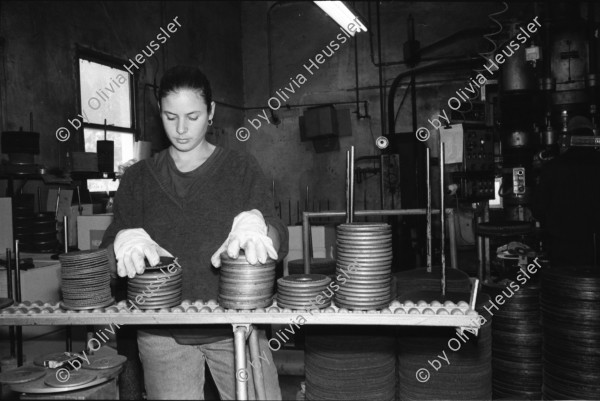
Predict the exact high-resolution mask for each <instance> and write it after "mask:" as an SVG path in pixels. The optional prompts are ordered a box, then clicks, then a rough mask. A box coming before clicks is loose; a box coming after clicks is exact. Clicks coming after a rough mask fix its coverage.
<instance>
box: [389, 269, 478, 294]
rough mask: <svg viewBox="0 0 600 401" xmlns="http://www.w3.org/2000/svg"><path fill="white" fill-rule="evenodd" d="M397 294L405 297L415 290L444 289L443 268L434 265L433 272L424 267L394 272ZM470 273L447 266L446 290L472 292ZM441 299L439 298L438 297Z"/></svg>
mask: <svg viewBox="0 0 600 401" xmlns="http://www.w3.org/2000/svg"><path fill="white" fill-rule="evenodd" d="M394 277H395V278H396V281H397V282H396V288H397V296H396V298H401V297H403V296H404V295H405V294H406V293H409V292H413V291H437V292H439V293H441V291H442V268H441V267H440V266H433V267H432V269H431V273H428V272H427V269H426V268H424V267H421V268H416V269H411V270H405V271H401V272H397V273H394ZM470 291H471V280H470V279H469V275H468V274H467V273H465V272H463V271H461V270H458V269H452V268H450V267H449V266H446V292H470ZM438 301H439V299H438Z"/></svg>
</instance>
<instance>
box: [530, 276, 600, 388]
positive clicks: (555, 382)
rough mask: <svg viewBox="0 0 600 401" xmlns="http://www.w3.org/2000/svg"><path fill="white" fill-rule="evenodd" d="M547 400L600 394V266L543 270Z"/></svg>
mask: <svg viewBox="0 0 600 401" xmlns="http://www.w3.org/2000/svg"><path fill="white" fill-rule="evenodd" d="M541 304H542V328H543V332H544V334H543V344H544V345H543V365H544V384H543V387H542V394H543V396H544V399H545V400H558V399H561V400H562V399H584V400H597V399H600V269H599V268H598V267H587V266H581V267H560V268H545V269H542V296H541Z"/></svg>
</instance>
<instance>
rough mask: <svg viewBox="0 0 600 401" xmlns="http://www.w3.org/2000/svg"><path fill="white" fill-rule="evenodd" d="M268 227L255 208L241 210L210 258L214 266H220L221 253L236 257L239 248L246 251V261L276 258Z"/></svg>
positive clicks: (254, 261)
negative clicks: (229, 230)
mask: <svg viewBox="0 0 600 401" xmlns="http://www.w3.org/2000/svg"><path fill="white" fill-rule="evenodd" d="M267 232H268V227H267V224H266V223H265V219H264V218H263V215H262V213H261V212H260V211H259V210H257V209H252V210H250V211H248V212H242V213H240V214H238V215H237V216H236V217H235V219H233V225H232V227H231V232H230V233H229V236H228V237H227V239H226V240H225V242H223V245H221V247H219V249H218V250H217V251H216V252H215V253H214V254H213V255H212V257H211V258H210V260H211V263H212V264H213V266H215V267H220V266H221V253H223V252H225V251H227V255H228V256H229V257H230V258H233V259H237V257H238V256H239V254H240V249H243V250H244V251H245V253H246V259H247V260H248V263H251V264H253V265H254V264H256V262H260V263H266V261H267V257H270V258H271V259H274V260H277V251H276V250H275V247H274V246H273V240H271V238H269V237H268V236H267Z"/></svg>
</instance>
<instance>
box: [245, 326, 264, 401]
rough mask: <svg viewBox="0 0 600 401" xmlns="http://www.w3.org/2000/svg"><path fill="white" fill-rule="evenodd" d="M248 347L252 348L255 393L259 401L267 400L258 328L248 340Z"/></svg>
mask: <svg viewBox="0 0 600 401" xmlns="http://www.w3.org/2000/svg"><path fill="white" fill-rule="evenodd" d="M248 345H249V348H250V361H251V365H252V376H253V378H254V391H255V393H256V399H257V400H266V399H267V393H266V391H265V380H264V376H263V370H262V364H261V363H260V359H259V356H260V346H259V345H258V335H257V334H256V327H255V328H254V329H253V330H252V331H251V332H250V337H249V338H248ZM255 361H258V363H254V362H255Z"/></svg>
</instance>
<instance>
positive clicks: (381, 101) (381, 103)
mask: <svg viewBox="0 0 600 401" xmlns="http://www.w3.org/2000/svg"><path fill="white" fill-rule="evenodd" d="M375 5H376V7H377V52H378V55H379V68H378V70H379V71H378V72H379V112H380V114H381V119H380V121H381V135H382V136H383V135H384V134H385V124H384V123H383V122H384V121H385V92H384V86H383V66H382V65H381V20H380V15H379V2H376V3H375Z"/></svg>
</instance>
